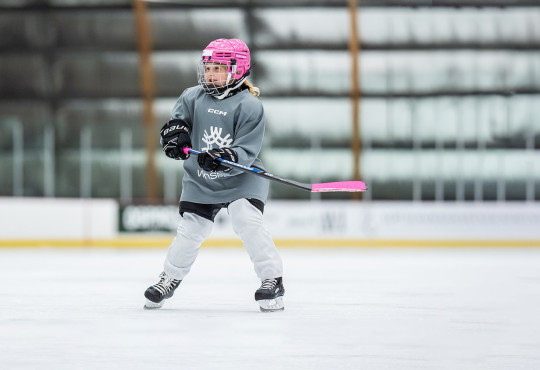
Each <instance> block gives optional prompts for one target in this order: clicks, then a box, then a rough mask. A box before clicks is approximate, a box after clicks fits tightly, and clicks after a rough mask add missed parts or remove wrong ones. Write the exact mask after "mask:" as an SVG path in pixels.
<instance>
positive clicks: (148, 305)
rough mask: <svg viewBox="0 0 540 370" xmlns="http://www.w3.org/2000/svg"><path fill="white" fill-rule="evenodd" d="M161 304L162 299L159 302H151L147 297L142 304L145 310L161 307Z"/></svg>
mask: <svg viewBox="0 0 540 370" xmlns="http://www.w3.org/2000/svg"><path fill="white" fill-rule="evenodd" d="M161 306H163V301H161V302H159V303H156V302H152V301H151V300H149V299H147V300H146V303H145V304H144V309H145V310H155V309H158V308H161Z"/></svg>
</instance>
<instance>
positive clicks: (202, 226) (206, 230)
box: [176, 212, 214, 244]
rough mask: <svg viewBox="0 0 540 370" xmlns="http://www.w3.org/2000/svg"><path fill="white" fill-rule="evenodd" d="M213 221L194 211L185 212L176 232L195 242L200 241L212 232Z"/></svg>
mask: <svg viewBox="0 0 540 370" xmlns="http://www.w3.org/2000/svg"><path fill="white" fill-rule="evenodd" d="M213 226H214V223H213V222H212V221H210V220H207V219H205V218H203V217H201V216H197V215H196V214H194V213H189V212H185V213H184V215H183V216H182V218H181V220H180V224H179V225H178V229H177V230H176V234H177V235H179V236H182V237H184V238H186V239H189V240H192V241H194V242H196V243H199V244H200V243H202V242H203V241H204V240H205V239H206V238H207V237H209V236H210V233H211V232H212V227H213Z"/></svg>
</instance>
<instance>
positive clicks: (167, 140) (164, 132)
mask: <svg viewBox="0 0 540 370" xmlns="http://www.w3.org/2000/svg"><path fill="white" fill-rule="evenodd" d="M159 133H160V135H161V140H160V142H161V145H162V147H163V151H164V152H165V155H167V157H169V158H173V159H187V158H188V157H189V153H187V154H186V153H184V151H183V149H184V148H185V147H188V148H190V147H191V139H190V137H189V126H188V125H187V124H186V123H185V122H184V121H182V120H181V119H172V120H170V121H169V122H167V123H166V124H164V125H163V127H162V128H161V131H160V132H159Z"/></svg>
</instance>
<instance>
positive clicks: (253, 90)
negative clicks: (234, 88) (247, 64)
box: [244, 80, 261, 98]
mask: <svg viewBox="0 0 540 370" xmlns="http://www.w3.org/2000/svg"><path fill="white" fill-rule="evenodd" d="M244 85H246V86H247V87H248V89H249V93H250V94H251V95H253V96H254V97H256V98H258V97H259V96H261V90H259V88H258V87H256V86H253V84H252V83H251V82H250V81H248V80H244Z"/></svg>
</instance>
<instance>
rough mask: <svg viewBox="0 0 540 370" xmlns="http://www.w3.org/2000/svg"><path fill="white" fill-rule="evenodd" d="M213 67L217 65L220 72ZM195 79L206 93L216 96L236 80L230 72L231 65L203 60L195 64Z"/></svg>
mask: <svg viewBox="0 0 540 370" xmlns="http://www.w3.org/2000/svg"><path fill="white" fill-rule="evenodd" d="M207 67H209V70H208V71H207ZM214 67H218V68H219V69H220V70H221V72H217V71H215V68H214ZM197 81H198V83H199V85H200V86H201V87H202V88H203V89H204V91H205V92H206V93H207V94H210V95H212V96H216V97H217V96H220V95H222V94H223V93H225V91H227V90H228V89H229V88H231V87H232V85H234V84H235V82H236V80H235V79H234V78H233V73H231V66H229V65H227V64H221V63H213V62H210V63H208V62H205V61H201V62H200V63H199V64H198V65H197Z"/></svg>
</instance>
